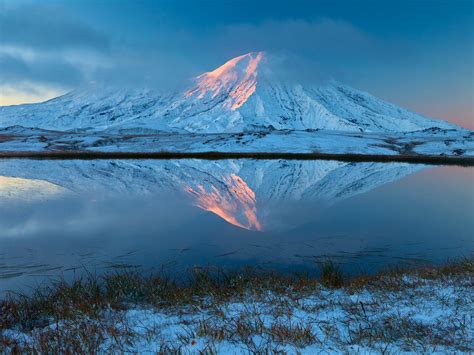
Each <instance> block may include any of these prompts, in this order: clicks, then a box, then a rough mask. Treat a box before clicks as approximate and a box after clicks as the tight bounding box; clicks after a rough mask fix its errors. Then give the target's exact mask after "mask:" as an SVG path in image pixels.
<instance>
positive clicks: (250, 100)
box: [0, 52, 458, 133]
mask: <svg viewBox="0 0 474 355" xmlns="http://www.w3.org/2000/svg"><path fill="white" fill-rule="evenodd" d="M269 58H270V57H269V56H268V55H267V54H265V53H264V52H256V53H248V54H245V55H242V56H239V57H236V58H234V59H231V60H229V61H228V62H227V63H225V64H224V65H222V66H221V67H219V68H217V69H215V70H213V71H211V72H207V73H204V74H202V75H200V76H198V77H196V78H195V79H194V80H193V83H192V85H190V87H189V88H187V89H185V90H183V91H181V92H175V93H166V94H163V93H160V92H157V91H153V90H136V89H133V90H114V89H104V88H97V87H89V88H87V89H81V90H76V91H73V92H70V93H68V94H66V95H64V96H60V97H58V98H55V99H52V100H49V101H46V102H43V103H39V104H28V105H18V106H8V107H0V127H8V126H13V125H21V126H25V127H37V128H45V129H53V130H70V129H84V128H91V129H94V130H104V129H107V128H111V127H126V128H137V127H140V128H151V129H159V130H168V131H169V130H175V131H183V130H184V131H189V132H205V133H215V132H239V131H244V130H252V129H255V128H256V127H273V128H275V129H289V130H304V129H329V130H340V131H362V132H407V131H416V130H421V129H426V128H431V127H438V128H442V129H450V128H458V127H456V126H454V125H452V124H449V123H447V122H445V121H440V120H434V119H430V118H426V117H423V116H421V115H418V114H415V113H412V112H410V111H407V110H405V109H402V108H400V107H397V106H395V105H392V104H390V103H387V102H385V101H383V100H380V99H378V98H376V97H374V96H372V95H370V94H368V93H365V92H361V91H358V90H355V89H352V88H350V87H348V86H346V85H343V84H340V83H338V82H336V81H328V82H326V83H324V84H317V85H316V84H315V85H308V84H298V83H294V82H291V83H290V82H288V81H286V80H282V79H281V78H280V75H279V72H278V70H276V69H274V68H273V69H272V65H271V64H269V63H270V62H271V61H270V60H269Z"/></svg>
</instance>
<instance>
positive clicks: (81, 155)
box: [0, 151, 474, 167]
mask: <svg viewBox="0 0 474 355" xmlns="http://www.w3.org/2000/svg"><path fill="white" fill-rule="evenodd" d="M0 159H34V160H105V159H121V160H125V159H154V160H168V159H202V160H226V159H255V160H279V159H284V160H337V161H345V162H376V163H394V162H397V163H411V164H427V165H457V166H466V167H471V166H474V156H472V157H471V156H439V155H423V154H410V155H382V154H327V153H280V152H219V151H208V152H170V151H159V152H127V151H117V152H100V151H2V152H0Z"/></svg>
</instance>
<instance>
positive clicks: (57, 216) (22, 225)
mask: <svg viewBox="0 0 474 355" xmlns="http://www.w3.org/2000/svg"><path fill="white" fill-rule="evenodd" d="M62 196H63V198H60V199H50V200H47V199H43V200H36V201H29V202H28V203H24V202H23V200H16V201H13V200H12V201H11V202H8V203H0V238H17V237H24V238H28V237H33V238H38V239H41V238H46V239H48V238H49V237H52V236H57V237H61V238H64V239H67V238H69V239H75V238H77V239H83V240H87V239H88V238H96V237H101V236H107V237H109V236H110V237H112V238H119V237H124V238H125V237H131V236H135V235H150V236H153V235H155V236H157V237H159V236H160V233H166V232H167V231H168V230H170V229H176V228H177V227H179V226H180V225H181V224H182V223H186V222H187V221H188V219H192V218H193V217H194V215H195V212H194V211H195V208H193V207H190V206H187V205H186V204H183V203H182V201H176V200H174V199H173V198H172V197H170V196H166V195H154V196H149V197H146V198H145V197H141V198H132V197H122V198H118V197H114V198H112V197H105V198H100V199H92V198H91V197H90V196H80V195H73V194H69V195H62Z"/></svg>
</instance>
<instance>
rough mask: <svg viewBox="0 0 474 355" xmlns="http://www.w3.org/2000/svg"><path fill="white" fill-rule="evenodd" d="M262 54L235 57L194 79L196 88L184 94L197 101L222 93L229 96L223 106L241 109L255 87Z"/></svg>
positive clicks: (252, 53)
mask: <svg viewBox="0 0 474 355" xmlns="http://www.w3.org/2000/svg"><path fill="white" fill-rule="evenodd" d="M263 58H264V52H251V53H247V54H244V55H241V56H239V57H235V58H233V59H231V60H229V61H228V62H226V63H225V64H223V65H222V66H220V67H219V68H217V69H215V70H213V71H210V72H207V73H204V74H201V75H199V76H198V77H197V78H196V86H195V87H194V88H192V89H191V90H189V91H187V92H186V96H187V97H191V96H195V97H197V98H198V99H203V98H206V97H211V98H215V97H217V96H219V95H220V94H222V93H225V94H226V95H229V98H230V100H227V101H226V102H225V104H224V105H226V106H228V107H229V108H230V109H231V110H233V111H234V110H236V109H238V108H239V107H241V106H242V105H243V104H244V103H245V102H246V101H247V100H248V98H249V97H250V96H252V94H253V93H254V92H255V89H256V87H257V75H258V66H259V63H260V62H261V61H262V60H263Z"/></svg>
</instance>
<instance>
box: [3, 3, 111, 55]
mask: <svg viewBox="0 0 474 355" xmlns="http://www.w3.org/2000/svg"><path fill="white" fill-rule="evenodd" d="M0 24H1V25H0V37H1V42H2V44H3V45H12V46H21V47H27V48H34V49H38V50H52V51H58V50H63V49H71V48H74V49H77V48H83V49H92V50H95V51H105V50H107V49H108V48H109V39H108V38H107V37H106V36H105V35H104V34H102V33H100V32H98V31H96V30H94V29H92V28H91V27H89V26H87V25H86V24H84V23H82V22H80V21H78V20H77V19H76V18H74V17H73V16H72V15H71V14H70V13H69V12H67V11H66V10H65V9H64V8H61V7H53V6H41V5H35V6H32V5H24V6H20V7H16V8H12V9H9V10H6V11H3V12H0Z"/></svg>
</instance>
